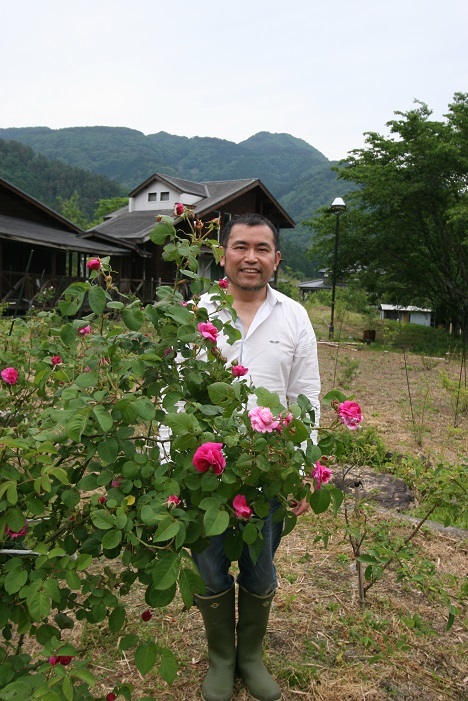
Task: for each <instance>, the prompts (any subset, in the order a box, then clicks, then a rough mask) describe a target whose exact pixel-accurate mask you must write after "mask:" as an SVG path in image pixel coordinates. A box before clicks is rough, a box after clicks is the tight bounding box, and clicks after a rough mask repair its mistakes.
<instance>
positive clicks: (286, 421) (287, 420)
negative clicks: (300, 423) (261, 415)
mask: <svg viewBox="0 0 468 701" xmlns="http://www.w3.org/2000/svg"><path fill="white" fill-rule="evenodd" d="M293 418H294V417H293V415H292V414H291V412H289V414H286V416H283V417H282V419H281V422H282V424H283V426H288V425H289V424H290V423H291V421H292V420H293Z"/></svg>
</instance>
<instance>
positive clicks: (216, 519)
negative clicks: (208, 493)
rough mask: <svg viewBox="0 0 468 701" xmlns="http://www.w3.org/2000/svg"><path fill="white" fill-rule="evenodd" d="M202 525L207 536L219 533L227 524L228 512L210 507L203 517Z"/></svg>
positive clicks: (222, 531)
mask: <svg viewBox="0 0 468 701" xmlns="http://www.w3.org/2000/svg"><path fill="white" fill-rule="evenodd" d="M203 525H204V527H205V533H206V535H207V536H214V535H221V533H224V531H225V530H226V529H227V528H228V526H229V514H228V512H227V511H220V510H219V509H218V508H216V507H214V508H210V509H208V511H207V512H206V513H205V515H204V517H203Z"/></svg>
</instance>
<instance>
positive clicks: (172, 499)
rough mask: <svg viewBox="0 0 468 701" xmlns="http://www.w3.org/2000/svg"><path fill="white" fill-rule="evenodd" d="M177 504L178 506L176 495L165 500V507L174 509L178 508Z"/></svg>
mask: <svg viewBox="0 0 468 701" xmlns="http://www.w3.org/2000/svg"><path fill="white" fill-rule="evenodd" d="M179 504H180V499H179V497H178V496H177V494H171V496H170V497H169V498H168V500H167V505H168V506H169V507H171V506H172V507H174V506H179Z"/></svg>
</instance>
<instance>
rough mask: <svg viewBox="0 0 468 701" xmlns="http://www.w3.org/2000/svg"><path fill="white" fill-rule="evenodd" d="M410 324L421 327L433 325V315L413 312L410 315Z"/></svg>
mask: <svg viewBox="0 0 468 701" xmlns="http://www.w3.org/2000/svg"><path fill="white" fill-rule="evenodd" d="M410 323H411V324H420V325H421V326H430V325H431V314H430V312H411V313H410Z"/></svg>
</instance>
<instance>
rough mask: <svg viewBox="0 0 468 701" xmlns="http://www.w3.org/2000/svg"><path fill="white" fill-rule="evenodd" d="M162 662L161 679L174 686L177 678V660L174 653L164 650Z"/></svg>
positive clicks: (160, 664)
mask: <svg viewBox="0 0 468 701" xmlns="http://www.w3.org/2000/svg"><path fill="white" fill-rule="evenodd" d="M160 653H161V662H160V663H159V667H158V671H159V674H160V675H161V677H162V678H163V679H164V681H166V682H167V683H168V684H172V683H173V681H174V680H175V678H176V677H177V669H178V667H177V660H176V657H175V655H174V653H173V652H172V651H171V650H169V649H168V648H162V649H161V650H160Z"/></svg>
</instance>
